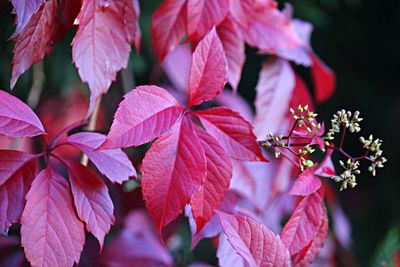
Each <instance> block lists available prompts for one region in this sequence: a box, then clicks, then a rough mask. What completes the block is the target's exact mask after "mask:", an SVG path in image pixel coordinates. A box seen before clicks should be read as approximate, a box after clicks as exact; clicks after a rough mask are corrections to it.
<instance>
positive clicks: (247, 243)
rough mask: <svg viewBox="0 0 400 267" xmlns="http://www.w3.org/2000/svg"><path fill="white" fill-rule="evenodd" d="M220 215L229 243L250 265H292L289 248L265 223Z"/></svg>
mask: <svg viewBox="0 0 400 267" xmlns="http://www.w3.org/2000/svg"><path fill="white" fill-rule="evenodd" d="M218 215H219V218H220V221H221V225H222V229H223V231H224V233H225V234H226V236H227V238H228V241H229V243H230V244H231V245H232V247H233V248H234V249H235V251H236V252H237V253H238V254H239V255H240V256H242V257H243V258H244V259H245V260H246V261H247V263H248V265H249V266H251V267H258V266H270V267H273V266H282V267H284V266H291V259H290V254H289V251H288V249H287V248H286V247H285V245H284V244H283V243H282V241H281V239H280V237H279V235H276V234H274V233H273V232H271V231H270V230H269V229H268V228H267V227H266V226H265V225H263V224H261V223H258V222H256V221H254V220H253V219H250V218H249V217H245V216H238V215H237V216H234V215H229V214H227V213H223V212H219V213H218Z"/></svg>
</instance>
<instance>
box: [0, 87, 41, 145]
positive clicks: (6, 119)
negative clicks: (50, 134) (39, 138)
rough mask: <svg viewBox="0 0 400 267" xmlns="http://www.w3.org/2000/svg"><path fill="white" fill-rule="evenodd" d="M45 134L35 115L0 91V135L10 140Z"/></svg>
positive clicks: (10, 96)
mask: <svg viewBox="0 0 400 267" xmlns="http://www.w3.org/2000/svg"><path fill="white" fill-rule="evenodd" d="M41 134H45V131H44V129H43V125H42V123H41V122H40V120H39V118H38V117H37V116H36V114H35V113H34V112H33V111H32V110H31V109H30V108H29V107H28V105H26V104H25V103H24V102H22V101H21V100H19V99H18V98H16V97H15V96H12V95H10V94H8V93H6V92H4V91H1V90H0V135H5V136H8V137H11V138H16V137H33V136H36V135H41Z"/></svg>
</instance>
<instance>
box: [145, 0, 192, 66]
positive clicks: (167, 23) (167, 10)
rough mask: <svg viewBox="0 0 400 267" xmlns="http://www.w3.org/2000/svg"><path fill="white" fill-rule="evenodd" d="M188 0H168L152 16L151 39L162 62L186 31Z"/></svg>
mask: <svg viewBox="0 0 400 267" xmlns="http://www.w3.org/2000/svg"><path fill="white" fill-rule="evenodd" d="M186 7H187V6H186V0H166V1H164V2H163V3H162V4H161V5H160V6H159V7H158V8H157V10H156V11H155V12H154V13H153V15H152V16H151V40H152V43H153V46H154V52H155V54H156V56H157V58H158V60H159V61H160V62H162V61H163V60H164V57H165V56H166V55H167V54H168V53H169V52H170V51H172V50H173V49H174V48H175V47H177V46H178V44H179V43H180V41H181V40H182V38H183V37H184V36H185V33H186V16H187V15H186V14H187V11H186Z"/></svg>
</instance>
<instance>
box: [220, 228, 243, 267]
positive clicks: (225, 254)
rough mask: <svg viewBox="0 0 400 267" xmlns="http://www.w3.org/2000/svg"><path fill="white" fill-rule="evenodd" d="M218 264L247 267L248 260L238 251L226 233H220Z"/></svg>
mask: <svg viewBox="0 0 400 267" xmlns="http://www.w3.org/2000/svg"><path fill="white" fill-rule="evenodd" d="M217 257H218V264H219V266H221V267H247V266H249V265H248V264H247V262H246V261H245V260H244V259H243V258H242V257H241V256H239V254H237V253H236V251H235V249H234V248H233V247H232V245H231V244H230V243H229V241H228V238H227V237H226V235H225V234H224V233H221V234H220V235H219V241H218V249H217Z"/></svg>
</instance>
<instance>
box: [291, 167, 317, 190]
mask: <svg viewBox="0 0 400 267" xmlns="http://www.w3.org/2000/svg"><path fill="white" fill-rule="evenodd" d="M321 185H322V183H321V180H320V179H318V177H316V176H315V175H314V174H313V169H312V168H309V169H307V170H305V171H304V172H302V173H301V174H300V175H299V177H298V178H297V179H296V181H295V182H294V185H293V187H292V189H291V190H290V192H289V195H295V196H308V195H310V194H312V193H314V192H316V191H317V190H318V189H319V188H320V187H321Z"/></svg>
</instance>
